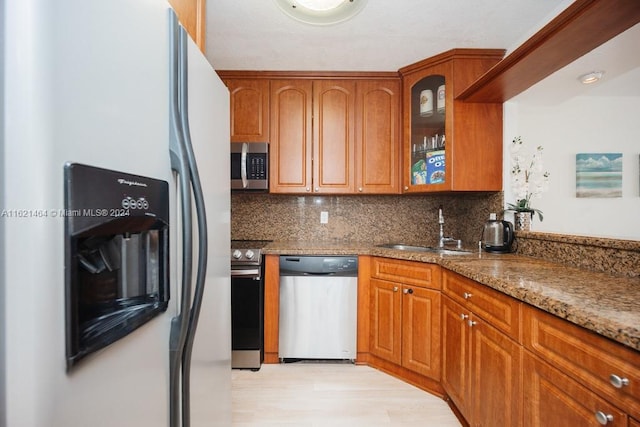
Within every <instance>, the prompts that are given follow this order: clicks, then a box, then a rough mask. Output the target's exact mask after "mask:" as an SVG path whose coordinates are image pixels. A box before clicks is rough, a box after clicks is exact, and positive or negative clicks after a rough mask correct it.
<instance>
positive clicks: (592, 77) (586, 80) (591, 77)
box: [578, 71, 604, 85]
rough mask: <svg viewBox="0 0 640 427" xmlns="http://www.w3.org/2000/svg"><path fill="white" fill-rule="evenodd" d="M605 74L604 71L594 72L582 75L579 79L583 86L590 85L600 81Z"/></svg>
mask: <svg viewBox="0 0 640 427" xmlns="http://www.w3.org/2000/svg"><path fill="white" fill-rule="evenodd" d="M603 74H604V71H592V72H590V73H587V74H583V75H581V76H580V77H578V80H579V81H580V83H582V84H585V85H589V84H591V83H595V82H597V81H598V80H600V79H601V78H602V75H603Z"/></svg>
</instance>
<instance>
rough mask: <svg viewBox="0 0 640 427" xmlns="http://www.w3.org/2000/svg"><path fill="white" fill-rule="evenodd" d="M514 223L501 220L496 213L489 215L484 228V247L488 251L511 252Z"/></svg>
mask: <svg viewBox="0 0 640 427" xmlns="http://www.w3.org/2000/svg"><path fill="white" fill-rule="evenodd" d="M512 244H513V225H512V224H511V223H510V222H509V221H499V220H497V219H496V214H495V213H492V214H490V215H489V221H487V222H485V223H484V229H483V230H482V249H484V250H485V251H487V252H498V253H505V252H511V245H512Z"/></svg>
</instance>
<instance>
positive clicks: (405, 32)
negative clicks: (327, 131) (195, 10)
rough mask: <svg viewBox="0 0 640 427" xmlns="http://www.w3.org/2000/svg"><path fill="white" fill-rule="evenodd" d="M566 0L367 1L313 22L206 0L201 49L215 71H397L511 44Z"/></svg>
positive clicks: (250, 0)
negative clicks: (345, 14)
mask: <svg viewBox="0 0 640 427" xmlns="http://www.w3.org/2000/svg"><path fill="white" fill-rule="evenodd" d="M570 3H571V0H562V1H558V0H508V1H505V0H368V4H367V5H366V7H365V8H364V10H362V11H361V12H360V13H359V14H358V15H356V16H355V17H354V18H352V19H351V20H349V21H346V22H343V23H340V24H336V25H332V26H313V25H309V24H304V23H301V22H298V21H295V20H293V19H292V18H290V17H288V16H286V15H285V14H284V13H282V12H281V11H280V9H279V8H278V6H277V5H276V3H275V1H274V0H209V1H208V2H207V38H206V51H207V52H206V55H207V57H208V59H209V61H210V62H211V63H212V64H213V66H214V68H216V69H218V70H223V69H224V70H292V71H293V70H299V71H397V70H398V69H399V68H402V67H404V66H406V65H409V64H412V63H414V62H417V61H420V60H422V59H425V58H428V57H430V56H433V55H436V54H439V53H441V52H444V51H446V50H449V49H452V48H502V49H507V50H509V51H510V50H513V49H514V48H516V47H517V46H519V45H520V44H521V43H522V42H523V41H525V40H526V39H527V38H528V37H530V36H531V35H532V34H533V33H535V32H536V31H537V30H538V29H539V28H540V27H542V26H543V25H544V24H546V23H547V22H548V21H549V20H551V19H552V18H553V17H554V16H555V15H557V14H558V13H559V12H560V11H561V10H563V9H564V8H566V7H567V6H568V5H569V4H570Z"/></svg>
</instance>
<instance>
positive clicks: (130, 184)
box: [118, 178, 147, 187]
mask: <svg viewBox="0 0 640 427" xmlns="http://www.w3.org/2000/svg"><path fill="white" fill-rule="evenodd" d="M118 184H124V185H128V186H132V185H135V186H136V187H147V184H145V183H144V182H138V181H129V180H127V179H123V178H120V179H118Z"/></svg>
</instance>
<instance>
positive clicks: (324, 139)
mask: <svg viewBox="0 0 640 427" xmlns="http://www.w3.org/2000/svg"><path fill="white" fill-rule="evenodd" d="M355 102H356V84H355V82H354V81H349V80H344V81H343V80H316V81H314V82H313V192H314V193H327V192H330V193H332V194H341V193H353V192H354V188H355V138H354V129H355V121H354V120H355Z"/></svg>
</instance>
